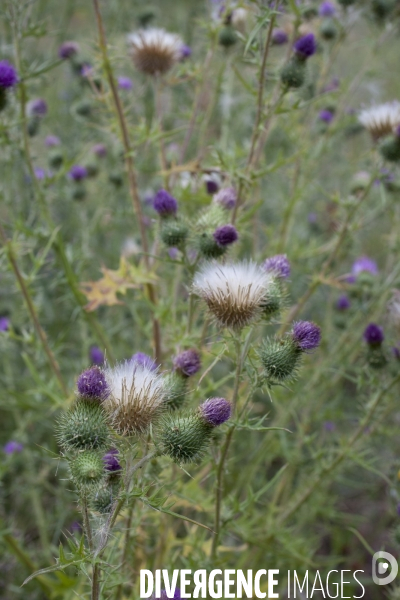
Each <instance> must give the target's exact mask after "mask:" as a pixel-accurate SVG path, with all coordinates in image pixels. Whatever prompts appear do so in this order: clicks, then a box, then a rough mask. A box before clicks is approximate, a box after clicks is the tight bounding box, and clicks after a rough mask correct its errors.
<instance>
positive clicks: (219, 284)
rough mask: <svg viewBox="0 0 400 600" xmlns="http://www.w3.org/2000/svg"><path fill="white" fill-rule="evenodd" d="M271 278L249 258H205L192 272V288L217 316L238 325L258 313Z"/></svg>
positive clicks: (221, 321) (245, 323) (228, 325)
mask: <svg viewBox="0 0 400 600" xmlns="http://www.w3.org/2000/svg"><path fill="white" fill-rule="evenodd" d="M273 283H274V278H273V276H272V275H271V274H270V273H267V272H266V271H265V270H264V269H263V268H262V267H260V266H259V265H258V264H256V263H254V262H252V261H243V262H239V263H230V264H225V265H221V264H218V263H216V262H209V263H206V264H204V265H203V266H202V268H201V269H200V270H199V271H198V272H197V273H196V275H195V277H194V281H193V290H194V292H195V293H196V294H197V295H198V296H200V297H201V298H202V299H203V300H204V301H205V302H206V304H207V306H208V308H209V309H210V311H211V312H212V313H213V315H214V316H215V317H216V318H217V320H218V321H219V322H220V323H221V324H222V325H224V326H226V327H231V328H233V329H239V328H241V327H244V326H245V325H247V324H249V323H250V322H251V321H253V320H254V319H256V318H257V317H259V316H261V314H262V312H263V306H264V305H265V301H266V299H267V298H268V290H269V287H270V286H271V285H273Z"/></svg>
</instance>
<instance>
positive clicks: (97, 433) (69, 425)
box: [57, 399, 110, 450]
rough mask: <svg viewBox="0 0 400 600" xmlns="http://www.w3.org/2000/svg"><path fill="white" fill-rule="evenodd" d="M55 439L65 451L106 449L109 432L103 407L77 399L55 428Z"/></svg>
mask: <svg viewBox="0 0 400 600" xmlns="http://www.w3.org/2000/svg"><path fill="white" fill-rule="evenodd" d="M57 437H58V441H59V443H60V445H61V446H62V447H63V448H64V449H66V450H83V449H95V448H106V447H107V445H108V444H109V441H110V432H109V428H108V424H107V416H106V414H105V412H104V409H103V407H102V406H101V405H100V404H98V403H96V402H92V401H90V400H86V399H78V400H77V402H76V403H75V404H74V406H73V407H72V408H70V409H69V410H68V411H67V412H66V413H64V414H63V415H62V417H61V419H60V421H59V423H58V427H57Z"/></svg>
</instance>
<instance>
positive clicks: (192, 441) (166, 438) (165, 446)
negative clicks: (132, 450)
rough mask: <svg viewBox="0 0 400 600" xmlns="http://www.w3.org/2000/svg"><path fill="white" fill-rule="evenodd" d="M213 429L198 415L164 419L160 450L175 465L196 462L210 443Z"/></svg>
mask: <svg viewBox="0 0 400 600" xmlns="http://www.w3.org/2000/svg"><path fill="white" fill-rule="evenodd" d="M212 430H213V427H212V426H211V425H210V424H209V423H207V422H205V421H204V420H202V419H201V418H200V416H199V415H198V414H194V415H190V416H187V417H182V416H180V417H179V416H177V417H175V416H169V417H167V418H165V419H164V422H163V426H162V429H161V434H160V450H161V452H162V454H166V455H167V456H169V457H170V458H172V460H174V461H175V462H177V463H186V462H194V461H196V460H198V459H199V458H200V457H201V456H202V454H203V452H204V450H205V449H206V447H207V446H208V443H209V441H210V437H211V434H212Z"/></svg>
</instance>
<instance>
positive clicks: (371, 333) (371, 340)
mask: <svg viewBox="0 0 400 600" xmlns="http://www.w3.org/2000/svg"><path fill="white" fill-rule="evenodd" d="M384 339H385V336H384V334H383V329H382V327H379V325H377V324H376V323H370V324H369V325H367V327H366V328H365V331H364V340H365V341H366V342H367V344H368V345H369V346H373V347H376V346H380V345H381V344H382V342H383V340H384Z"/></svg>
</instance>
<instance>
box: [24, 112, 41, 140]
mask: <svg viewBox="0 0 400 600" xmlns="http://www.w3.org/2000/svg"><path fill="white" fill-rule="evenodd" d="M39 129H40V117H37V116H33V117H30V118H29V120H28V123H27V131H28V135H29V136H30V137H35V135H37V134H38V133H39Z"/></svg>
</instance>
